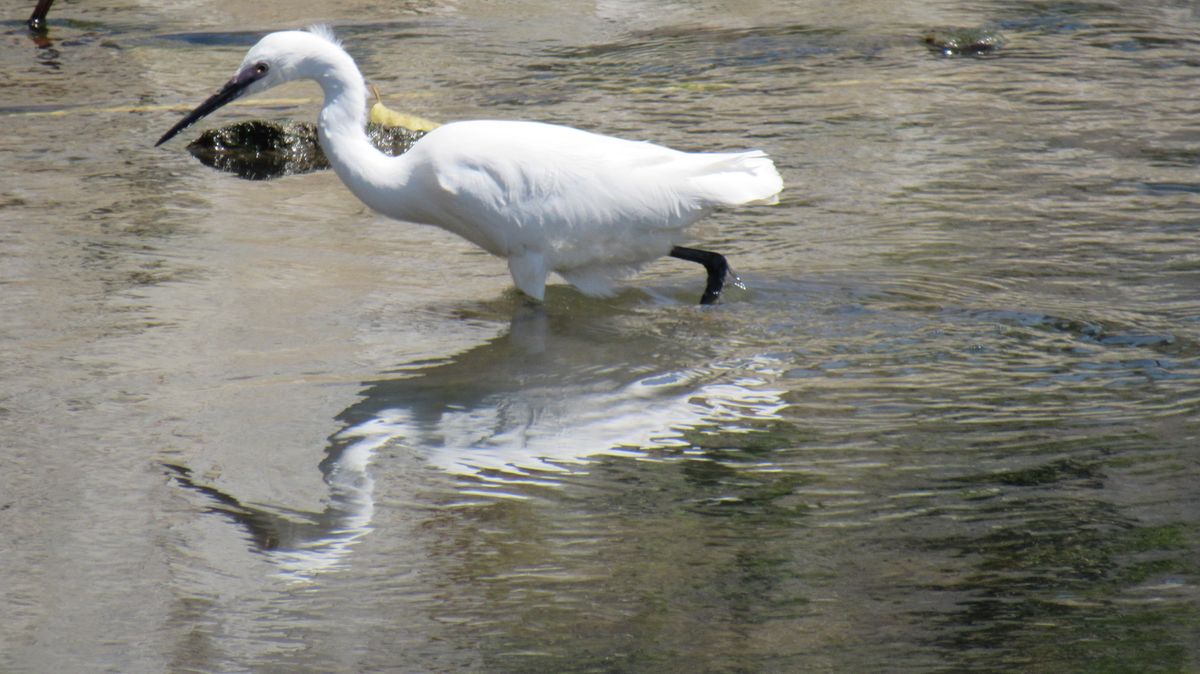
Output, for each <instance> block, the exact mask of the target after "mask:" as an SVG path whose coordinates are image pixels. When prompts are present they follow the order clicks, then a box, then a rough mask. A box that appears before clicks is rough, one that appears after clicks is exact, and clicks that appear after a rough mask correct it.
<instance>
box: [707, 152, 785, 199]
mask: <svg viewBox="0 0 1200 674" xmlns="http://www.w3.org/2000/svg"><path fill="white" fill-rule="evenodd" d="M693 156H696V155H693ZM699 156H700V157H704V158H705V159H706V160H707V161H704V162H703V163H702V164H701V165H698V166H697V167H696V173H695V175H694V176H693V177H692V182H693V184H694V185H695V186H696V187H697V188H698V191H699V193H700V196H701V198H703V199H705V200H707V201H711V202H713V204H714V205H720V206H740V205H744V204H775V203H779V192H780V191H781V190H782V189H783V178H782V177H780V175H779V171H776V170H775V163H774V162H772V161H771V159H770V158H769V157H767V153H765V152H762V151H760V150H752V151H750V152H739V153H736V154H703V155H699Z"/></svg>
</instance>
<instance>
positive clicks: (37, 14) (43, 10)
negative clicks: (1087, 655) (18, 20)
mask: <svg viewBox="0 0 1200 674" xmlns="http://www.w3.org/2000/svg"><path fill="white" fill-rule="evenodd" d="M53 4H54V0H38V4H37V6H35V7H34V8H33V14H32V15H31V16H30V17H29V20H28V21H26V22H25V25H26V26H29V30H31V31H33V32H35V33H45V32H46V15H47V14H49V13H50V5H53Z"/></svg>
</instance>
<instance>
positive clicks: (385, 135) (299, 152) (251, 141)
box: [188, 119, 425, 180]
mask: <svg viewBox="0 0 1200 674" xmlns="http://www.w3.org/2000/svg"><path fill="white" fill-rule="evenodd" d="M424 135H425V132H423V131H411V130H409V129H404V128H400V127H392V126H380V125H378V124H368V125H367V136H368V137H369V138H370V139H371V143H372V144H373V145H375V147H377V148H379V149H380V150H381V151H383V152H384V153H385V154H389V155H392V156H395V155H398V154H402V153H403V152H405V151H407V150H408V148H410V147H412V144H413V143H415V142H417V140H418V139H420V138H421V136H424ZM188 151H189V152H191V153H192V156H193V157H195V158H196V159H199V160H200V163H202V164H204V165H205V166H209V167H212V168H215V169H217V170H218V171H225V172H227V173H233V174H236V175H237V176H238V177H240V178H245V179H247V180H269V179H271V178H278V177H280V176H287V175H296V174H300V173H311V172H313V171H321V170H324V169H327V168H329V160H328V159H326V158H325V153H324V152H323V151H322V150H321V145H320V143H318V142H317V127H316V125H315V124H312V123H310V122H295V121H282V122H268V121H264V120H259V119H255V120H250V121H248V122H238V123H237V124H230V125H229V126H223V127H221V128H219V129H210V130H209V131H205V132H204V133H202V134H200V137H199V138H197V139H196V140H194V141H192V142H191V143H190V144H189V145H188Z"/></svg>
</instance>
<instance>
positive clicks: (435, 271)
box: [0, 1, 1200, 672]
mask: <svg viewBox="0 0 1200 674" xmlns="http://www.w3.org/2000/svg"><path fill="white" fill-rule="evenodd" d="M30 6H32V3H30ZM17 9H19V11H17ZM17 9H12V8H10V9H9V11H8V12H6V13H7V14H8V15H9V16H10V17H12V18H11V20H8V21H6V22H4V23H3V24H2V25H3V29H4V45H5V46H4V49H3V50H0V58H2V59H3V62H2V63H0V117H2V118H3V120H4V127H5V129H6V130H7V133H5V134H4V135H3V138H0V164H2V167H3V173H4V175H5V179H4V182H3V183H2V184H0V313H2V315H3V316H4V319H5V320H4V321H2V322H0V382H2V388H0V446H2V447H3V452H2V453H0V461H2V462H3V463H2V470H0V534H2V535H0V587H2V588H4V591H3V596H4V599H3V615H4V618H3V620H0V669H3V670H5V671H13V672H41V671H121V672H157V671H180V672H183V671H197V672H242V671H255V672H259V671H261V672H275V671H278V672H308V671H311V672H329V671H347V672H351V671H354V672H359V671H363V672H365V671H396V672H431V671H443V672H525V671H529V672H535V671H536V672H550V671H553V672H592V671H597V672H672V671H687V672H705V671H711V672H730V671H745V672H780V671H838V672H842V671H845V672H860V671H955V672H961V671H976V672H992V671H996V672H999V671H1005V672H1007V671H1026V672H1071V671H1075V672H1117V671H1168V672H1173V671H1180V672H1183V671H1195V670H1197V669H1200V642H1198V640H1197V638H1196V634H1197V625H1198V624H1200V603H1198V601H1197V600H1198V592H1197V581H1198V579H1200V569H1198V568H1197V566H1198V565H1197V561H1196V560H1197V559H1200V554H1198V553H1200V542H1198V536H1200V499H1198V498H1197V495H1196V494H1197V490H1196V486H1195V485H1196V484H1197V478H1198V477H1200V460H1198V457H1200V455H1198V453H1197V446H1198V443H1197V438H1198V436H1200V253H1198V252H1197V245H1196V244H1197V241H1198V238H1200V224H1198V223H1200V217H1198V215H1200V209H1198V208H1197V206H1200V180H1197V177H1196V176H1197V168H1198V164H1200V135H1198V132H1200V128H1198V127H1197V123H1196V121H1195V119H1196V116H1197V115H1196V113H1197V112H1200V108H1198V106H1197V103H1196V102H1195V82H1196V79H1197V75H1198V74H1200V73H1198V72H1197V70H1198V69H1200V40H1197V38H1196V37H1195V36H1196V35H1197V34H1198V29H1200V16H1198V15H1197V12H1196V11H1195V9H1194V6H1193V5H1192V4H1190V3H1183V2H1151V3H1136V4H1131V3H1108V2H1087V3H1083V2H1000V1H984V2H975V3H970V4H964V3H948V2H944V3H909V2H900V3H857V2H849V3H834V4H826V5H822V6H819V7H814V6H813V3H796V2H782V3H780V2H773V3H757V2H750V3H747V2H738V3H723V2H716V1H713V2H704V3H661V4H654V5H647V4H644V3H631V2H619V1H618V2H598V3H544V2H532V1H531V2H523V3H474V2H456V3H441V2H410V3H401V4H390V5H387V6H383V5H378V4H374V3H341V4H339V6H338V9H336V10H335V11H336V13H335V14H332V15H331V14H329V13H328V12H329V10H328V9H327V8H326V6H325V3H321V4H317V3H289V4H288V5H287V6H286V7H284V6H279V5H275V4H272V3H266V4H262V3H260V4H258V5H255V6H253V7H247V6H244V5H243V4H222V3H200V4H193V5H187V6H180V5H178V4H172V5H169V6H168V5H164V4H161V3H155V2H151V3H144V4H139V5H136V6H129V5H121V4H111V3H107V2H87V3H77V4H76V3H67V4H64V5H62V6H61V7H57V8H56V9H55V10H54V11H52V13H51V17H50V18H51V22H50V25H51V31H50V34H49V44H46V45H43V46H38V45H36V44H35V43H34V42H32V41H31V40H30V39H29V38H28V36H27V35H26V33H25V32H24V30H23V27H22V25H21V21H20V20H22V19H24V18H25V16H26V15H27V13H28V10H27V9H26V8H25V7H24V6H22V7H20V8H17ZM317 20H328V21H333V22H334V23H335V24H336V25H337V26H338V29H339V34H340V36H341V37H342V38H343V40H344V41H345V42H346V44H347V46H348V47H349V49H350V51H351V53H352V54H354V56H355V57H356V58H357V59H359V62H360V65H361V66H362V68H363V70H364V72H365V73H366V74H367V76H368V78H369V79H371V80H372V81H373V82H375V83H376V84H378V85H379V86H380V87H381V88H382V89H383V90H384V91H385V92H386V93H387V94H388V95H389V99H388V104H389V105H391V106H392V107H394V108H398V109H405V110H411V111H413V112H416V113H418V114H421V115H423V116H426V117H430V118H434V119H441V120H452V119H463V118H475V117H499V118H531V119H540V120H546V121H555V122H562V123H569V124H573V125H576V126H582V127H586V128H589V129H594V130H598V131H603V132H608V133H614V134H620V135H624V136H628V137H633V138H641V139H647V140H654V141H657V142H661V143H665V144H668V145H673V146H676V147H680V148H682V149H696V150H700V149H708V150H717V149H735V148H742V147H759V148H762V149H764V150H766V151H768V152H769V153H770V154H771V155H772V156H773V157H774V158H775V160H776V162H777V164H778V165H779V167H780V169H781V171H782V172H783V174H784V177H785V180H786V182H787V185H788V187H787V189H786V191H785V192H784V194H783V200H782V202H781V203H780V205H779V206H776V207H756V208H751V209H746V210H744V211H739V212H732V213H726V214H722V215H719V216H718V217H716V218H714V219H713V223H712V224H711V225H710V226H707V227H705V228H701V229H700V230H699V232H698V238H697V242H698V245H701V244H702V245H703V246H704V247H708V248H712V249H716V250H720V251H722V252H724V253H726V254H727V255H728V256H729V258H730V260H731V262H732V264H733V265H734V266H735V268H736V269H737V271H738V272H739V274H740V275H741V277H742V278H743V279H744V280H745V282H746V285H747V289H746V290H744V291H740V290H731V291H730V292H729V293H728V295H727V298H726V299H725V302H724V303H723V304H722V305H720V306H718V307H715V308H712V309H711V310H701V309H699V308H697V307H695V306H692V302H693V301H695V299H696V298H697V297H698V295H699V292H700V290H701V288H702V285H703V278H702V274H701V273H700V272H699V270H698V269H696V268H694V267H693V266H692V265H687V264H684V263H680V262H677V261H670V260H664V261H663V262H661V263H658V264H656V265H653V266H652V267H651V268H650V269H648V270H647V271H646V273H644V274H642V275H641V276H639V277H638V278H636V279H633V280H631V281H630V282H629V283H627V284H626V285H625V288H624V290H623V291H622V292H621V293H620V294H619V295H618V296H617V297H615V298H611V299H601V300H598V299H589V298H585V297H582V296H581V295H579V294H578V293H577V292H575V291H574V290H572V289H571V288H569V287H566V286H562V285H558V286H553V287H551V288H550V290H549V292H548V297H547V301H546V303H545V306H544V307H541V308H538V307H533V306H530V305H529V304H528V303H527V302H526V301H524V300H523V299H521V298H520V297H519V296H518V295H517V294H516V293H515V292H514V291H513V290H511V288H510V287H509V286H510V282H509V279H508V276H507V272H506V269H505V266H504V265H503V263H502V262H500V261H497V260H494V259H492V258H489V257H488V256H486V255H484V254H482V253H479V252H476V251H474V250H473V249H471V247H470V246H469V245H467V244H465V243H462V242H460V241H458V240H456V239H454V238H453V237H451V236H449V235H445V234H443V233H441V232H438V231H432V230H426V229H421V228H417V227H413V226H405V225H401V224H397V223H392V222H389V221H386V220H384V219H382V218H380V217H378V216H375V215H373V214H371V213H369V212H367V211H365V210H364V209H363V208H362V207H361V206H360V205H359V204H358V203H357V202H356V201H354V199H353V198H352V197H351V196H350V195H349V193H348V192H346V191H345V190H344V189H343V188H342V187H341V186H340V185H339V184H338V183H337V179H336V177H335V176H333V175H332V174H330V173H320V174H312V175H305V176H297V177H289V178H285V179H281V180H275V181H268V182H261V183H251V182H247V181H242V180H238V179H237V178H234V177H231V176H229V175H227V174H219V173H216V172H213V171H211V170H209V169H207V168H205V167H203V166H201V165H200V164H198V163H197V162H196V161H194V160H193V159H192V158H191V157H190V156H189V155H188V154H187V152H186V151H185V150H184V143H183V142H173V143H172V144H169V145H167V146H164V148H159V149H155V148H153V147H152V142H153V140H154V139H156V138H157V137H158V136H159V135H160V134H161V132H162V131H163V130H165V129H166V128H168V127H169V126H170V125H171V124H173V123H174V122H175V121H176V119H178V117H179V115H181V114H182V112H183V110H185V109H188V108H190V107H191V106H192V105H194V104H195V103H197V102H199V101H200V100H202V99H203V97H204V96H206V95H207V94H208V93H209V92H210V91H211V90H212V89H213V88H215V87H216V86H218V85H219V84H220V83H221V82H223V81H224V80H225V79H226V78H227V77H228V75H229V73H230V72H231V71H232V69H233V68H234V66H235V65H236V64H237V63H238V62H239V60H240V58H241V54H242V52H243V51H244V49H245V48H246V47H247V46H248V45H250V44H252V43H253V41H254V40H255V39H256V36H257V35H258V34H260V33H261V32H265V31H268V30H272V29H276V28H282V27H295V26H299V25H305V24H306V23H310V22H313V21H317ZM985 24H986V25H990V26H994V27H996V28H998V29H999V30H1000V31H1002V32H1003V33H1004V34H1005V35H1006V37H1007V38H1008V43H1007V45H1006V46H1005V47H1004V49H1002V50H1001V51H1000V52H998V53H996V54H995V55H991V56H986V57H981V58H945V57H942V56H940V55H938V54H936V53H934V52H931V51H930V50H928V49H927V48H926V46H925V45H923V44H922V43H921V39H920V37H921V35H922V33H923V32H924V31H925V30H926V29H928V28H930V27H942V26H953V25H965V26H977V25H985ZM270 96H271V98H270V100H265V101H259V102H253V101H251V102H249V103H247V104H245V105H241V106H234V107H233V108H232V109H231V110H230V111H229V112H225V113H223V115H221V116H218V117H217V118H214V119H213V120H210V121H208V122H206V124H207V125H208V126H212V125H216V124H221V123H227V122H230V121H233V120H235V119H241V118H248V117H259V118H275V117H298V118H311V117H312V116H313V115H314V111H315V107H316V103H315V101H314V98H315V96H316V92H315V90H314V87H312V86H311V85H294V86H291V87H289V88H287V89H285V90H281V91H280V92H279V93H278V94H277V95H276V94H275V93H274V92H273V93H272V94H271V95H270ZM296 99H303V100H300V101H297V100H296ZM186 135H187V134H186V133H185V136H186Z"/></svg>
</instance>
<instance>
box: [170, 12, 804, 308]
mask: <svg viewBox="0 0 1200 674" xmlns="http://www.w3.org/2000/svg"><path fill="white" fill-rule="evenodd" d="M301 79H311V80H314V81H316V82H317V83H318V84H320V85H321V88H322V89H323V90H324V94H325V101H324V104H323V106H322V108H321V112H320V115H319V116H318V122H317V129H318V138H319V140H320V143H321V147H322V149H323V150H324V151H325V154H326V155H327V156H328V157H329V162H330V164H332V165H333V168H334V170H335V171H336V172H337V174H338V177H340V178H341V179H342V182H344V183H345V184H346V186H347V187H349V188H350V191H351V192H353V193H354V195H355V196H357V197H358V198H359V199H361V200H362V201H363V202H364V203H366V204H367V205H368V206H370V207H371V208H372V209H374V210H376V211H378V212H380V213H383V214H384V215H387V216H389V217H392V218H395V219H397V220H404V221H408V222H414V223H421V224H426V225H434V226H436V227H441V228H442V229H445V230H448V231H450V232H453V233H455V234H458V235H459V236H461V237H463V238H464V239H466V240H468V241H470V242H471V243H474V244H475V245H477V246H479V247H480V248H483V249H484V250H486V251H488V252H489V253H491V254H493V255H496V256H498V257H502V258H505V259H507V260H508V268H509V271H510V272H511V273H512V278H513V282H514V283H515V284H516V286H517V287H518V288H520V289H521V290H522V291H523V292H524V293H525V294H527V295H529V296H530V297H532V298H534V299H537V300H541V299H542V297H543V295H544V293H545V287H546V278H547V276H548V275H549V274H550V272H556V273H557V274H558V275H559V276H561V277H563V278H564V279H566V280H567V281H568V282H570V283H571V284H573V285H574V286H575V287H577V288H579V290H581V291H582V292H584V293H585V294H588V295H607V294H611V293H612V292H613V282H614V281H615V280H617V279H619V278H622V277H625V276H627V275H629V274H631V273H633V272H634V271H636V270H637V269H639V268H640V267H641V266H642V265H644V264H646V263H647V262H649V261H651V260H654V259H656V258H659V257H662V256H664V255H670V256H672V257H676V258H680V259H684V260H689V261H692V262H698V263H700V264H703V265H704V267H705V269H706V270H707V272H708V283H707V286H706V288H705V291H704V296H703V297H702V299H701V304H711V303H713V302H715V301H716V300H717V298H718V297H719V296H720V294H721V289H722V287H723V285H724V282H725V277H726V275H727V274H728V271H729V267H728V264H727V263H726V261H725V258H724V257H723V256H721V255H719V254H717V253H712V252H709V251H704V250H697V249H694V248H685V247H682V246H680V245H679V244H680V243H682V242H683V241H684V239H685V237H686V232H685V230H686V228H687V226H688V225H691V224H692V223H694V222H696V221H697V220H700V219H701V218H703V217H704V216H706V215H708V214H709V213H711V212H712V211H713V210H714V209H716V208H718V207H721V206H739V205H743V204H752V203H777V202H778V197H777V194H778V193H779V192H780V190H782V189H783V180H782V179H781V178H780V176H779V173H778V172H777V171H776V170H775V165H774V164H773V163H772V162H771V160H770V159H768V158H767V155H766V154H765V153H763V152H761V151H758V150H752V151H746V152H735V153H688V152H680V151H678V150H673V149H670V148H666V147H662V146H660V145H654V144H652V143H646V142H636V141H630V140H623V139H620V138H614V137H611V136H603V135H599V134H595V133H590V132H587V131H581V130H579V129H573V128H570V127H566V126H557V125H554V124H542V123H538V122H517V121H469V122H456V123H451V124H445V125H443V126H440V127H438V128H437V129H435V130H433V131H431V132H430V133H428V134H427V135H426V136H424V137H423V138H421V139H420V140H419V141H417V143H416V144H414V145H413V146H412V148H411V149H410V150H408V152H405V153H404V154H402V155H400V156H397V157H391V156H388V155H385V154H383V153H382V152H380V151H379V150H377V149H376V148H375V147H374V146H372V145H371V143H370V141H369V140H368V139H367V134H366V131H365V127H366V114H367V113H366V110H367V106H366V102H367V87H366V83H365V82H364V81H363V76H362V74H361V73H360V72H359V70H358V66H356V65H355V63H354V60H353V59H352V58H351V57H350V55H349V54H347V53H346V51H345V50H344V49H342V47H341V45H340V43H339V42H338V41H337V40H336V38H334V36H333V33H332V31H330V30H329V29H328V28H326V27H324V26H314V27H312V28H309V29H308V30H307V31H282V32H278V33H271V34H269V35H267V36H266V37H264V38H262V40H260V41H259V42H258V44H256V45H254V47H252V48H251V49H250V51H249V52H248V53H247V54H246V58H245V59H244V60H243V61H242V65H241V66H240V67H239V68H238V70H237V73H236V74H235V75H234V76H233V78H232V79H230V80H229V82H227V83H226V84H225V86H224V87H222V88H221V89H220V90H219V91H218V92H217V93H215V94H214V95H213V96H212V97H210V98H209V99H208V100H206V101H204V102H203V103H201V104H200V105H199V106H198V107H197V108H196V109H195V110H193V111H192V112H190V113H189V114H188V115H187V116H185V117H184V118H183V119H182V120H180V122H179V123H178V124H176V125H175V126H173V127H171V129H170V130H169V131H167V132H166V133H165V134H163V137H162V138H160V139H159V141H158V143H156V146H157V145H162V144H163V143H165V142H167V141H168V140H170V139H171V138H172V137H173V136H175V134H177V133H179V132H180V131H181V130H183V129H184V128H186V127H188V126H190V125H191V124H193V123H194V122H196V121H197V120H199V119H200V118H202V117H204V116H205V115H207V114H209V113H211V112H213V111H214V110H216V109H218V108H220V107H221V106H223V105H225V104H226V103H229V102H230V101H232V100H234V99H237V98H239V97H241V96H245V95H250V94H256V93H259V92H262V91H266V90H267V89H270V88H271V87H274V86H276V85H278V84H283V83H284V82H290V81H293V80H301Z"/></svg>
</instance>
